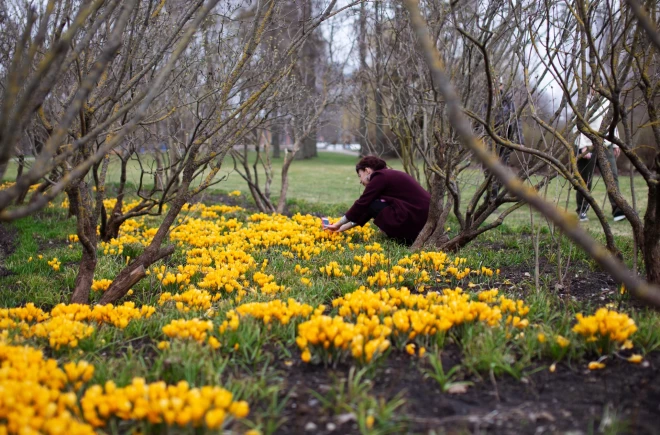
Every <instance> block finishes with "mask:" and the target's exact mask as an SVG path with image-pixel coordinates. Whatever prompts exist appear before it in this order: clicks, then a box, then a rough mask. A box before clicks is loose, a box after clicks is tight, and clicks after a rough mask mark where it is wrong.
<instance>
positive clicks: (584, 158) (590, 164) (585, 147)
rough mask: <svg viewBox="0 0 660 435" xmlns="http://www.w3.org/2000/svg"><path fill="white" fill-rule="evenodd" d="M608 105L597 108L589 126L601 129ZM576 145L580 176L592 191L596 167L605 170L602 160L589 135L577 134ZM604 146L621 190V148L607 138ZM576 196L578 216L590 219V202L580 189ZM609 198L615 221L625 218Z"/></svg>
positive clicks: (581, 218)
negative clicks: (593, 147)
mask: <svg viewBox="0 0 660 435" xmlns="http://www.w3.org/2000/svg"><path fill="white" fill-rule="evenodd" d="M594 94H595V91H592V95H594ZM608 106H609V105H608V104H605V105H600V106H599V107H598V108H597V109H596V111H595V112H594V114H593V116H592V117H591V120H590V121H589V127H591V129H592V130H595V131H599V130H600V126H601V124H602V122H603V116H604V115H605V113H606V112H607V109H608ZM614 135H615V136H616V137H619V133H618V129H617V128H616V127H615V128H614ZM575 146H576V148H577V151H578V159H577V167H578V171H580V176H581V177H582V179H583V180H584V182H585V183H586V184H587V188H588V189H589V191H590V192H591V182H592V180H593V175H594V168H595V167H596V166H598V169H599V170H600V171H601V173H602V172H603V171H602V169H601V162H600V161H599V160H598V156H597V155H596V154H595V153H593V152H592V151H591V149H592V146H593V144H592V142H591V140H590V139H589V138H588V137H587V136H585V135H583V134H582V133H579V134H578V135H577V139H576V144H575ZM603 147H604V148H605V157H607V161H608V162H609V164H610V168H611V170H612V176H613V177H614V182H615V183H616V188H617V190H619V171H618V170H617V167H616V159H617V158H618V157H619V155H620V154H621V150H620V149H619V146H618V145H615V144H613V143H612V142H610V141H607V140H603ZM608 196H609V195H608ZM575 197H576V198H575V199H576V202H577V209H576V212H577V214H578V218H579V220H580V222H587V221H588V220H589V217H588V216H587V212H588V211H589V203H588V202H587V200H586V198H585V196H584V195H583V194H582V192H580V191H579V190H578V191H577V192H576V194H575ZM609 199H610V204H611V205H612V215H613V216H614V222H618V221H621V220H623V219H625V218H626V216H625V215H624V214H623V211H621V210H620V209H619V207H617V205H616V203H615V202H614V201H613V200H612V197H611V196H609Z"/></svg>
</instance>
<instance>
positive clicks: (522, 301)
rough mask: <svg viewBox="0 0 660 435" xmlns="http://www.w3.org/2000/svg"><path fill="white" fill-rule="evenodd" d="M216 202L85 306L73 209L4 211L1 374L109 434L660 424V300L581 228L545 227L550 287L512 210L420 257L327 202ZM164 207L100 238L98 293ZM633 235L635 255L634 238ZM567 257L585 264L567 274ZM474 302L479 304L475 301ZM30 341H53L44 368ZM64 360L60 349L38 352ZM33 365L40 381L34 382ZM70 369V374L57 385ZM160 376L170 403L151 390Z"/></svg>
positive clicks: (28, 408) (42, 346)
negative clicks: (80, 301) (622, 282)
mask: <svg viewBox="0 0 660 435" xmlns="http://www.w3.org/2000/svg"><path fill="white" fill-rule="evenodd" d="M337 166H339V165H337ZM213 198H214V199H215V202H214V203H207V204H206V205H207V206H208V207H206V206H197V207H198V208H197V209H192V210H188V211H187V213H186V215H187V216H188V221H187V222H181V223H180V224H179V225H178V226H177V227H176V228H175V229H174V230H173V231H172V233H171V236H170V237H171V241H170V242H171V243H174V244H176V245H177V250H176V251H175V253H174V254H173V255H172V256H171V257H170V258H168V259H166V260H165V261H161V262H159V263H157V264H156V265H154V266H153V267H152V268H151V269H150V274H149V275H148V276H147V277H145V278H144V279H143V280H142V281H140V282H139V283H137V284H136V285H134V286H133V288H132V292H130V293H131V294H130V295H127V296H126V297H125V298H124V299H123V300H120V301H118V303H117V304H116V307H107V306H106V307H104V308H102V307H94V306H92V307H91V308H87V307H83V306H62V305H58V304H66V303H67V302H68V298H69V297H70V294H71V290H72V288H73V285H74V281H75V275H76V270H77V262H78V261H79V259H80V247H79V245H78V244H77V243H74V242H72V240H71V239H70V237H69V236H70V235H71V234H73V233H74V232H75V222H74V221H73V219H68V218H67V217H66V210H64V209H62V208H61V207H59V206H57V205H55V206H53V207H50V208H47V209H45V210H43V211H42V212H39V213H37V214H35V215H34V216H31V217H29V218H26V219H24V220H21V221H18V222H16V223H14V224H12V225H11V226H6V225H3V226H2V227H0V228H1V230H2V231H3V235H5V237H4V240H9V239H11V243H3V245H2V248H3V251H4V252H5V255H4V261H3V265H2V274H0V276H2V278H0V285H2V288H3V291H2V292H0V307H4V308H8V309H10V310H0V334H2V335H0V337H3V338H1V339H0V359H1V360H2V361H3V364H5V365H9V366H11V367H13V368H15V369H16V372H15V373H17V377H15V378H7V376H6V375H3V373H11V371H10V372H0V387H3V388H5V391H7V388H10V387H11V388H14V389H15V391H14V394H15V397H16V398H18V399H19V400H16V401H14V402H13V403H12V405H10V406H15V407H20V409H21V410H22V411H25V412H34V413H39V412H41V410H42V409H43V410H45V409H50V408H49V407H48V406H45V405H43V406H42V407H37V406H36V405H34V404H32V405H31V404H30V403H34V402H30V401H29V400H28V399H27V397H28V396H27V395H24V394H18V392H19V391H23V390H25V391H28V388H37V386H38V387H39V388H50V390H49V391H50V392H49V396H48V397H52V399H51V400H59V399H58V397H60V396H62V397H65V396H66V394H67V392H68V391H71V392H75V394H74V396H73V397H74V399H67V400H72V401H71V404H70V405H67V406H70V407H71V408H72V409H77V407H78V406H80V407H82V412H81V413H80V417H74V418H73V420H74V421H75V422H76V424H96V425H98V428H99V429H100V430H102V431H104V432H106V433H131V432H132V431H134V430H139V431H140V432H141V433H163V432H166V431H167V432H168V433H215V432H216V431H217V428H219V427H224V428H225V429H226V430H227V431H228V432H227V433H248V431H250V430H252V431H255V432H252V433H304V432H312V433H313V432H327V433H330V432H335V433H374V434H375V433H429V431H431V430H433V431H435V432H436V433H443V432H445V431H448V432H450V433H471V432H473V431H475V430H487V431H489V432H491V433H534V432H535V431H536V428H537V427H538V426H539V425H540V424H542V425H543V426H544V427H546V428H547V430H549V431H551V432H555V433H556V432H565V431H571V430H572V431H575V430H580V431H582V432H588V431H589V430H591V429H593V428H599V427H601V428H603V430H602V431H603V432H606V433H618V431H620V430H623V428H626V429H627V430H631V431H632V432H635V433H645V432H644V431H643V430H644V428H647V427H655V426H654V425H655V422H656V421H657V419H656V418H657V409H656V408H655V406H656V405H657V403H655V402H654V401H652V400H635V398H637V397H657V394H658V393H660V385H658V384H657V382H652V381H649V380H650V379H653V378H656V379H657V376H658V368H657V367H658V365H659V364H660V353H659V352H658V350H659V349H660V315H658V313H657V312H655V311H652V310H648V309H646V308H644V307H643V306H640V304H638V303H636V302H635V301H630V300H629V299H628V295H627V294H626V293H625V292H623V294H622V293H621V291H620V288H619V287H618V286H617V284H616V283H615V282H613V281H612V280H611V279H610V278H609V277H608V276H607V274H605V273H604V272H602V271H598V270H597V268H596V267H595V266H594V264H593V262H592V261H590V260H588V259H587V258H586V257H585V255H584V254H583V253H581V252H580V251H577V250H575V249H572V248H571V246H570V245H569V243H568V242H567V241H566V240H562V241H561V243H560V245H559V250H558V251H557V250H555V248H554V246H555V242H554V241H553V240H552V238H551V237H550V235H549V234H547V232H546V231H542V233H541V239H540V243H541V253H542V254H541V256H542V258H541V266H542V268H541V273H542V276H541V277H540V278H541V279H540V283H541V286H540V287H539V288H535V287H534V285H533V281H534V279H533V275H534V271H533V263H534V254H533V245H532V239H531V237H529V234H528V230H527V229H525V227H524V226H522V225H521V226H520V227H511V226H508V225H504V226H503V227H501V228H500V229H498V230H494V231H491V232H489V233H487V234H485V235H484V236H483V237H481V238H479V239H478V240H477V241H476V242H474V243H473V244H472V245H469V246H468V247H467V248H465V249H463V250H462V251H461V252H459V253H457V254H449V253H448V254H445V253H428V254H422V255H420V254H413V253H411V252H410V251H408V250H407V249H406V248H404V247H401V246H399V245H396V244H394V243H392V242H390V241H388V240H385V239H383V238H382V237H381V236H379V235H378V234H376V232H375V231H374V230H373V228H371V227H369V226H367V227H365V228H360V229H354V230H351V232H349V233H345V234H335V235H331V234H328V233H325V232H323V231H322V230H321V229H320V227H319V223H318V218H316V217H313V216H304V215H300V216H294V217H286V216H265V215H258V214H252V212H250V211H247V210H237V209H232V208H226V207H223V206H222V204H221V203H222V200H223V199H227V198H226V197H224V196H223V195H216V196H214V197H213ZM301 204H302V205H304V204H305V203H301ZM157 223H158V220H157V219H156V218H148V219H138V220H136V221H135V222H134V224H135V225H128V226H127V227H126V228H125V229H124V231H122V234H120V238H119V239H117V240H116V241H115V242H114V243H112V244H108V245H104V244H101V245H100V246H99V264H98V267H97V273H96V276H95V280H96V283H95V287H98V288H99V290H97V291H93V292H92V302H94V301H96V300H98V298H99V297H100V295H101V292H102V291H103V290H102V289H103V288H104V287H106V286H107V283H108V281H104V280H112V279H113V278H114V276H116V274H117V273H118V272H119V271H120V270H121V268H122V267H123V266H124V265H125V264H126V263H128V262H130V261H131V259H132V258H133V259H134V258H135V257H136V256H137V255H139V253H140V251H141V250H142V243H144V242H145V241H146V239H147V238H148V237H149V236H148V234H149V231H148V229H149V228H153V227H154V226H155V225H156V224H157ZM349 237H350V240H349V239H348V238H349ZM619 242H620V244H621V247H622V250H623V252H624V258H630V257H631V250H632V246H631V245H632V244H631V243H630V239H629V238H626V237H622V238H620V239H619ZM559 253H561V257H562V258H563V260H562V261H563V264H564V266H566V264H567V263H568V264H569V265H570V269H569V273H568V274H567V278H566V279H565V281H563V284H562V286H560V287H558V286H556V284H557V282H556V275H555V269H556V266H555V262H556V261H555V260H556V258H557V257H558V256H559ZM567 260H570V261H567ZM200 265H201V267H200ZM466 268H469V270H467V269H466ZM360 286H365V288H367V289H370V290H372V291H367V290H364V289H360ZM403 287H407V288H408V289H410V292H408V291H406V290H404V289H403ZM457 287H460V288H462V289H463V290H462V291H458V290H449V289H455V288H457ZM380 289H388V290H380ZM494 289H498V290H494ZM463 294H464V295H465V296H462V295H463ZM440 295H443V296H440ZM502 298H504V299H502ZM29 303H33V304H34V307H33V308H29V305H28V304H29ZM125 303H128V304H129V305H125ZM131 304H134V305H131ZM606 304H607V307H608V309H609V310H611V311H609V312H607V313H606V315H607V316H609V317H608V318H610V321H611V322H614V323H613V325H615V327H614V328H613V329H612V330H611V331H610V330H608V329H605V330H604V331H608V332H603V334H605V335H601V334H600V333H597V334H595V335H593V336H591V335H590V334H588V333H585V332H584V330H582V329H579V328H578V329H574V326H575V325H576V324H581V323H580V322H579V321H578V319H577V318H576V314H578V313H583V314H584V315H585V316H587V318H586V320H585V322H587V323H588V322H593V321H595V320H593V319H592V318H590V317H588V316H590V315H592V314H594V313H595V312H596V311H597V309H598V308H601V307H604V306H606ZM17 307H22V308H19V309H16V308H17ZM149 307H152V308H149ZM11 309H13V310H11ZM40 310H41V311H40ZM472 310H478V312H479V313H481V314H479V315H478V316H477V317H475V318H471V317H470V316H467V317H465V315H466V314H467V313H474V311H472ZM498 312H499V313H500V314H501V317H499V315H498ZM39 313H41V314H39ZM48 313H49V314H50V316H46V314H48ZM439 313H444V314H442V315H440V314H439ZM51 319H52V320H51ZM388 319H389V320H388ZM450 319H451V320H450ZM631 319H632V320H631ZM633 321H634V325H635V328H636V329H637V330H636V331H634V330H633V329H634V328H631V323H630V322H633ZM326 322H332V323H326ZM447 322H448V323H447ZM616 322H622V323H616ZM587 323H585V325H584V326H585V327H586V324H587ZM333 325H334V326H333ZM90 328H91V329H90ZM338 334H339V335H340V336H341V337H342V338H341V340H339V341H337V340H338V339H337V337H338V336H339V335H338ZM583 334H584V335H583ZM333 337H334V338H333ZM590 338H594V339H595V341H590ZM628 339H629V340H630V343H628V342H627V341H626V340H628ZM326 343H327V344H326ZM348 343H350V345H348ZM345 344H347V345H346V348H344V345H345ZM25 346H27V347H25ZM31 349H39V350H41V351H43V356H41V357H39V358H37V357H36V356H34V355H33V356H31V357H30V361H33V362H32V363H31V364H28V365H26V364H25V363H24V362H22V361H24V360H23V359H22V358H23V357H24V356H25V357H26V358H27V356H26V355H27V354H26V352H30V351H31ZM14 356H16V357H14ZM48 358H53V359H54V360H55V361H54V362H52V363H47V364H46V363H42V362H40V361H43V359H48ZM629 359H632V361H635V362H631V361H628V360H629ZM638 359H639V361H638ZM596 362H597V363H601V364H603V368H600V369H598V368H597V367H600V366H599V365H598V364H596V365H593V364H591V363H596ZM49 364H51V365H49ZM52 364H56V365H57V367H59V370H60V372H58V371H57V369H54V368H53V366H52ZM590 365H591V366H592V368H593V369H589V367H590ZM90 367H93V368H90ZM44 370H50V372H49V376H46V377H44V374H45V372H44ZM60 373H61V374H60ZM30 376H36V378H37V379H41V381H39V382H41V383H39V382H36V384H35V383H32V384H27V383H22V382H24V381H23V380H24V379H25V380H28V379H33V378H31V377H30ZM62 376H63V379H65V381H64V383H63V384H53V385H51V384H49V385H45V384H44V382H46V381H44V380H43V379H50V378H58V379H59V377H62ZM108 382H110V383H108ZM159 382H164V383H165V384H167V385H170V386H172V387H170V388H169V389H168V390H163V389H162V388H161V387H160V385H161V384H159ZM35 385H37V386H35ZM128 386H130V387H129V388H125V387H128ZM174 386H176V387H174ZM203 387H206V388H205V389H204V390H201V388H203ZM144 388H148V389H149V391H150V393H149V394H154V395H156V394H160V395H164V394H166V395H167V397H169V399H168V401H167V402H160V401H157V402H148V403H147V404H145V403H143V402H140V403H138V401H137V399H136V397H138V396H139V395H138V396H135V391H143V390H144ZM195 388H198V389H200V390H195ZM30 391H32V390H30ZM39 391H42V390H34V394H37V393H38V392H39ZM163 391H166V392H163ZM157 392H159V393H157ZM227 392H230V393H231V395H229V394H228V393H227ZM567 392H570V394H567ZM30 394H33V393H30ZM145 394H146V393H145ZM200 394H204V395H206V396H204V397H210V398H212V400H211V402H205V401H199V400H198V399H196V397H199V395H200ZM29 397H34V395H32V396H29ZM66 397H71V396H66ZM139 397H141V396H139ZM145 397H146V396H145ZM24 398H25V400H27V402H25V403H23V402H22V401H21V400H23V399H24ZM62 400H64V399H62ZM164 403H165V405H164ZM118 404H121V406H123V408H118ZM3 406H9V405H3ZM521 410H522V412H521ZM143 411H144V412H145V413H144V414H143ZM71 415H74V416H75V415H76V413H75V412H72V413H71V414H70V415H69V416H71ZM147 415H151V418H149V417H147ZM63 418H64V417H63ZM159 419H160V420H159ZM34 421H36V422H37V423H38V422H39V421H38V420H34ZM69 423H71V421H69ZM69 423H67V424H69ZM2 424H3V420H2V419H1V417H0V425H2ZM35 424H36V423H35ZM67 428H68V429H69V430H72V429H71V426H67ZM475 428H478V429H475Z"/></svg>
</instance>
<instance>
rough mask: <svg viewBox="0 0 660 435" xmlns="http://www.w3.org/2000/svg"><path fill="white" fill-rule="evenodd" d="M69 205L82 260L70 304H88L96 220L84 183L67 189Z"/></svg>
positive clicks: (92, 276) (95, 237) (94, 254)
mask: <svg viewBox="0 0 660 435" xmlns="http://www.w3.org/2000/svg"><path fill="white" fill-rule="evenodd" d="M66 192H67V195H68V196H69V203H70V204H71V205H75V207H76V211H75V213H76V214H75V215H76V218H77V234H78V239H79V240H80V244H81V245H82V258H81V260H80V266H79V268H78V275H77V276H76V281H75V285H74V289H73V294H72V295H71V303H77V304H88V303H89V291H90V288H91V286H92V282H93V281H94V271H95V270H96V262H97V257H96V245H97V242H98V237H97V235H96V220H95V219H94V213H93V210H94V206H93V204H92V196H91V192H90V188H89V186H88V185H87V183H86V182H85V181H80V182H78V183H75V184H74V185H72V186H71V187H70V188H69V189H67V191H66Z"/></svg>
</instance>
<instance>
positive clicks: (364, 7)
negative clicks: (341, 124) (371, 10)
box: [358, 2, 369, 157]
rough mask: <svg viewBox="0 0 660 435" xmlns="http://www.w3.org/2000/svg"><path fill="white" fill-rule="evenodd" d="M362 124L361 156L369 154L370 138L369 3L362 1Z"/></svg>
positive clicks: (360, 129) (360, 42)
mask: <svg viewBox="0 0 660 435" xmlns="http://www.w3.org/2000/svg"><path fill="white" fill-rule="evenodd" d="M359 38H360V39H359V50H360V126H359V130H358V136H359V137H358V141H359V142H360V156H361V157H364V156H366V155H368V154H369V148H368V146H369V140H368V137H367V135H368V134H369V132H368V131H367V115H368V110H369V108H368V105H367V90H368V86H367V79H366V77H367V3H366V2H362V3H360V35H359Z"/></svg>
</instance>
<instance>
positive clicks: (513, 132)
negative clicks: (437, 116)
mask: <svg viewBox="0 0 660 435" xmlns="http://www.w3.org/2000/svg"><path fill="white" fill-rule="evenodd" d="M499 95H500V98H499V101H498V102H497V101H496V103H495V107H494V108H493V109H494V111H495V133H496V134H497V135H498V136H501V137H504V138H506V139H508V140H509V141H511V142H513V143H516V144H520V145H524V144H525V141H524V138H523V134H522V127H521V125H520V119H518V116H517V113H516V106H515V104H514V102H513V97H512V96H511V94H509V93H505V92H504V83H503V82H502V80H501V79H500V82H499ZM485 110H486V108H485V107H484V112H485ZM495 148H496V149H495V151H496V153H497V155H498V156H499V158H500V161H501V162H502V164H503V165H505V166H507V165H508V164H509V158H510V157H511V148H509V147H505V146H502V145H499V144H498V145H496V147H495ZM484 175H485V176H486V178H488V176H489V175H490V172H489V171H488V170H485V171H484ZM500 188H501V183H500V181H499V180H498V179H493V181H492V182H491V187H490V192H489V193H490V195H489V196H488V200H493V199H495V198H496V197H497V195H498V194H499V191H500Z"/></svg>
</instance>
